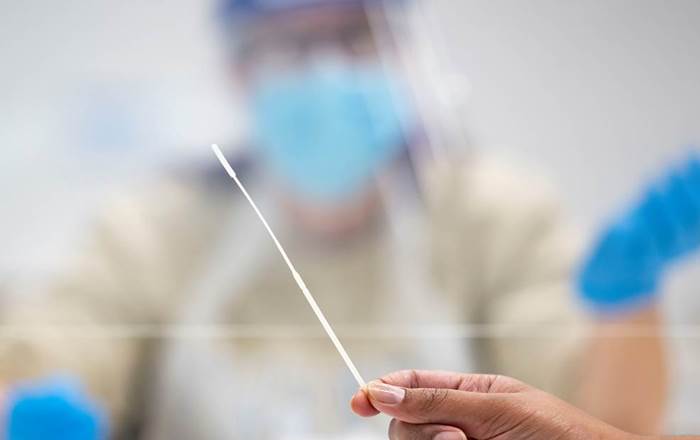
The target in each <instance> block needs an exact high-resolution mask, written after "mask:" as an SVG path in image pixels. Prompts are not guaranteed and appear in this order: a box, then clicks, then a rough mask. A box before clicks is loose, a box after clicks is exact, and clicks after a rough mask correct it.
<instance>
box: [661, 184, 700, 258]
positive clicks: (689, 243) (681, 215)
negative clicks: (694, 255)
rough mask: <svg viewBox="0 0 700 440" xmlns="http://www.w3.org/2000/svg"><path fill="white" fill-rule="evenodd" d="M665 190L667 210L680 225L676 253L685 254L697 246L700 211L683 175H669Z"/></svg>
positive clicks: (677, 232) (677, 224) (678, 225)
mask: <svg viewBox="0 0 700 440" xmlns="http://www.w3.org/2000/svg"><path fill="white" fill-rule="evenodd" d="M663 192H664V194H665V197H664V205H665V210H666V212H667V213H668V214H669V215H670V216H672V217H673V219H674V220H675V222H674V223H675V225H676V226H677V227H678V230H677V231H676V237H675V246H676V249H675V250H674V254H675V255H676V256H679V255H684V254H686V253H687V252H688V251H690V250H692V249H694V248H695V247H696V246H697V244H698V243H697V238H698V234H697V231H698V221H699V219H700V212H699V211H698V207H697V206H696V205H695V203H694V201H693V198H692V196H691V194H690V191H689V190H688V188H687V185H686V183H685V181H684V180H683V177H682V176H681V175H680V174H678V173H676V174H673V175H671V176H669V177H668V179H667V181H666V182H665V185H664V188H663Z"/></svg>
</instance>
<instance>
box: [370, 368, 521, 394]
mask: <svg viewBox="0 0 700 440" xmlns="http://www.w3.org/2000/svg"><path fill="white" fill-rule="evenodd" d="M379 380H380V381H381V382H384V383H386V384H389V385H394V386H398V387H402V388H439V389H450V390H458V391H468V392H472V393H515V392H519V391H523V390H525V389H526V388H527V385H525V384H523V383H522V382H519V381H517V380H515V379H511V378H509V377H505V376H499V375H495V374H466V373H454V372H450V371H432V370H401V371H396V372H393V373H389V374H387V375H386V376H383V377H381V378H380V379H379Z"/></svg>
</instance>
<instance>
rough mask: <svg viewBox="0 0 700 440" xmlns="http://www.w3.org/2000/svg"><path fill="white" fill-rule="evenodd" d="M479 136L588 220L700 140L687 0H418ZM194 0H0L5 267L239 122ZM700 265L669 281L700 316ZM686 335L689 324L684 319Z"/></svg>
mask: <svg viewBox="0 0 700 440" xmlns="http://www.w3.org/2000/svg"><path fill="white" fill-rule="evenodd" d="M429 4H430V6H431V11H432V13H434V18H435V22H436V23H439V31H440V32H439V33H440V35H439V38H440V39H441V40H442V41H443V42H445V43H447V44H448V45H447V46H445V47H440V51H441V52H443V53H444V55H446V56H449V59H450V60H451V66H450V67H451V69H454V71H455V72H458V73H461V74H465V75H467V76H468V78H469V80H470V82H471V86H472V91H471V94H470V96H469V100H468V102H467V105H466V107H465V109H464V113H465V114H464V115H463V118H464V121H465V123H466V124H467V127H468V130H469V133H470V137H471V138H472V140H473V143H474V145H475V146H476V148H483V149H487V150H488V151H491V152H496V153H499V154H504V155H508V156H510V157H511V158H513V160H515V161H521V162H522V164H523V166H526V167H531V168H534V169H537V170H540V171H541V172H543V173H544V174H545V175H548V176H549V177H551V179H552V180H553V181H554V182H555V184H556V185H557V186H558V187H559V188H560V190H561V194H562V196H563V197H564V200H565V202H566V204H567V206H568V208H570V210H571V213H572V215H573V216H574V218H575V219H576V220H577V221H578V222H579V223H580V224H581V225H582V226H583V228H584V231H587V233H590V232H591V231H593V230H595V228H596V227H597V226H598V225H599V224H600V222H602V221H604V219H605V218H606V217H607V216H609V215H610V214H611V213H612V212H613V211H614V210H615V209H616V207H617V206H619V204H620V203H623V202H624V201H625V200H627V199H629V198H630V197H632V196H633V195H634V194H635V191H636V188H638V187H639V186H640V185H641V184H642V182H643V181H644V179H646V178H649V177H650V176H652V175H653V174H654V172H655V171H657V170H658V169H659V167H661V166H663V164H665V163H668V162H669V161H670V160H673V159H674V158H678V157H681V156H682V154H683V151H685V150H687V149H688V147H689V146H690V145H691V144H693V143H695V145H697V146H698V148H700V120H699V119H700V26H698V23H700V2H698V1H695V0H672V1H662V0H637V1H622V0H617V1H609V0H587V1H578V0H577V1H573V0H572V1H557V0H537V1H528V2H522V1H518V0H508V1H490V0H480V1H472V0H431V1H430V2H429ZM211 6H212V3H211V2H209V1H207V0H169V1H164V0H163V1H148V2H143V1H136V0H122V1H119V2H106V1H93V0H66V1H62V2H47V1H38V0H25V1H21V2H20V1H10V0H4V1H3V2H2V14H0V56H1V58H0V59H2V68H1V69H0V144H1V145H2V150H1V151H2V153H3V154H2V159H1V160H0V164H1V165H0V200H2V203H3V212H2V215H1V216H0V243H2V244H3V252H2V253H0V282H1V281H2V279H3V278H14V277H26V276H29V277H32V278H36V277H38V276H39V275H46V274H49V273H51V272H54V271H56V270H59V269H60V264H61V261H62V260H63V259H64V258H63V257H64V256H65V255H66V254H67V253H68V252H69V251H70V250H71V249H72V244H73V243H74V242H75V240H77V238H78V237H79V236H80V231H81V226H82V225H84V224H85V222H86V221H88V220H89V218H90V217H91V216H92V215H94V212H95V211H96V210H97V209H98V208H99V206H100V203H101V201H102V200H103V199H104V197H105V195H106V194H109V192H110V191H112V190H113V189H114V188H116V187H119V186H121V185H123V184H124V183H126V182H131V181H133V180H134V179H140V178H142V177H143V176H146V175H147V174H148V172H149V171H150V170H153V169H154V168H157V167H159V166H162V165H164V164H169V163H173V162H177V161H187V160H192V159H193V158H196V157H198V156H200V155H207V154H209V150H208V148H207V145H208V144H209V143H211V142H214V141H217V142H219V141H220V142H231V140H233V139H235V138H236V137H237V136H238V135H239V133H240V131H241V124H240V123H239V122H238V121H239V118H238V117H237V116H236V111H235V107H234V104H233V103H234V101H233V100H232V99H231V96H230V95H231V94H230V92H228V91H226V90H227V89H225V88H224V84H225V65H224V63H223V60H222V59H221V57H220V55H221V54H220V53H219V47H218V46H217V38H216V37H217V35H216V27H215V21H214V18H213V12H212V8H211ZM699 282H700V263H699V262H697V261H696V262H694V263H693V262H691V264H688V265H686V267H685V268H683V269H681V270H679V271H678V272H677V273H676V274H674V277H673V279H671V280H670V281H669V284H668V289H667V290H668V292H667V293H666V294H667V297H666V298H667V302H668V309H669V316H670V320H671V322H672V323H673V324H674V325H680V324H692V325H699V324H700V319H698V318H697V316H698V315H700V295H699V294H697V292H696V291H695V290H697V289H696V286H697V285H699V284H700V283H699ZM696 333H697V332H696ZM673 347H674V350H673V357H674V359H676V360H677V362H676V368H677V371H678V376H677V377H676V392H675V393H674V397H673V405H672V410H671V421H670V423H671V426H672V427H674V429H676V430H693V429H694V430H695V431H696V432H698V431H700V422H699V421H698V420H697V412H698V408H700V397H697V396H700V374H699V373H700V360H699V359H700V337H698V335H696V337H695V338H686V339H676V340H674V345H673Z"/></svg>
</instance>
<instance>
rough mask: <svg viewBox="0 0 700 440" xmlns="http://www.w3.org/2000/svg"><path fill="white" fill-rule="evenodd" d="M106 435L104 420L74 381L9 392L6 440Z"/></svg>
mask: <svg viewBox="0 0 700 440" xmlns="http://www.w3.org/2000/svg"><path fill="white" fill-rule="evenodd" d="M106 435H107V429H106V418H105V417H104V415H103V413H102V412H101V410H100V409H99V408H98V407H97V405H96V404H95V403H93V402H92V401H91V400H90V399H89V398H88V397H87V395H86V392H85V390H84V389H83V387H82V386H81V385H80V383H79V382H77V381H75V380H72V379H65V378H52V379H48V380H43V381H40V382H33V383H28V384H22V385H19V386H16V387H14V388H13V389H11V390H10V393H9V395H8V399H7V425H6V428H5V438H7V439H8V440H20V439H21V440H34V439H47V440H54V439H55V440H98V439H102V438H106Z"/></svg>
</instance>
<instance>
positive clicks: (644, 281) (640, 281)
mask: <svg viewBox="0 0 700 440" xmlns="http://www.w3.org/2000/svg"><path fill="white" fill-rule="evenodd" d="M661 261H662V259H661V257H660V255H659V252H658V250H657V249H656V247H655V244H654V241H653V240H652V238H651V237H650V235H649V233H648V231H646V229H645V228H644V226H643V224H641V223H640V222H638V221H637V219H635V218H633V217H630V218H626V219H624V220H623V221H621V222H618V223H616V224H613V225H612V226H611V227H610V228H608V230H607V231H606V232H605V233H604V234H603V235H602V236H601V238H600V240H599V241H598V243H597V244H596V246H595V247H594V248H593V252H592V253H591V255H590V256H589V257H588V259H587V260H586V262H585V264H584V265H583V267H582V270H581V272H580V273H579V276H578V280H577V281H578V284H579V286H578V287H579V289H578V291H579V293H580V294H581V296H582V299H583V301H584V303H585V304H586V305H587V306H588V307H589V308H591V309H593V310H594V311H595V312H599V313H615V312H619V311H623V310H629V309H633V308H636V307H639V306H640V305H642V304H646V303H647V302H648V301H649V300H650V298H652V297H653V295H654V293H655V292H656V289H657V285H658V282H659V278H660V276H661V275H660V272H661V266H662V265H661Z"/></svg>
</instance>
